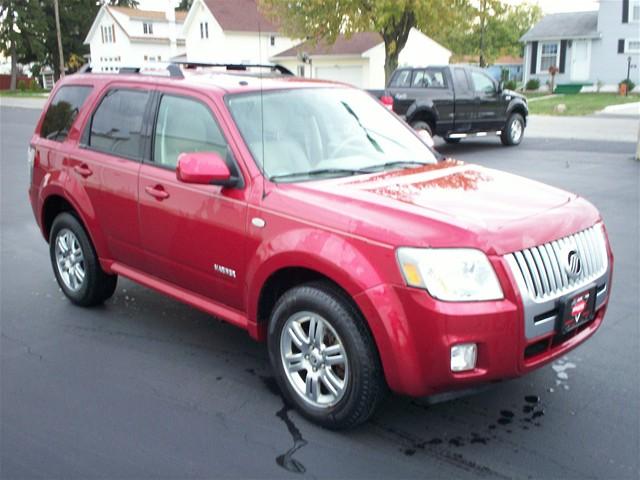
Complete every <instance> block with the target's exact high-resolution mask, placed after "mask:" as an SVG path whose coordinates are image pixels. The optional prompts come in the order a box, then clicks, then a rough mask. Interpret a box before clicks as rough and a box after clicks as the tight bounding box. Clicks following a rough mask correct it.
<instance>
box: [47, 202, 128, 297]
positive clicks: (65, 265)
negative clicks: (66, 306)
mask: <svg viewBox="0 0 640 480" xmlns="http://www.w3.org/2000/svg"><path fill="white" fill-rule="evenodd" d="M49 254H50V257H51V265H52V267H53V272H54V274H55V276H56V280H57V281H58V285H59V286H60V288H61V289H62V292H63V293H64V294H65V295H66V296H67V298H68V299H69V300H71V302H73V303H75V304H76V305H80V306H83V307H90V306H94V305H99V304H101V303H103V302H104V301H105V300H107V299H108V298H110V297H111V296H112V295H113V293H114V292H115V290H116V285H117V282H118V277H117V275H108V274H107V273H105V272H104V271H103V270H102V268H101V267H100V262H99V261H98V256H97V255H96V251H95V249H94V248H93V244H92V243H91V240H90V239H89V236H88V235H87V233H86V231H85V229H84V227H83V226H82V224H81V223H80V222H79V221H78V219H77V218H76V217H74V216H73V215H71V214H70V213H67V212H65V213H61V214H60V215H58V216H57V217H56V218H55V220H54V221H53V225H52V226H51V232H50V235H49Z"/></svg>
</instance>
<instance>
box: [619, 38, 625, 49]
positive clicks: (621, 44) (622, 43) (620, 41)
mask: <svg viewBox="0 0 640 480" xmlns="http://www.w3.org/2000/svg"><path fill="white" fill-rule="evenodd" d="M618 53H624V38H621V39H620V40H618Z"/></svg>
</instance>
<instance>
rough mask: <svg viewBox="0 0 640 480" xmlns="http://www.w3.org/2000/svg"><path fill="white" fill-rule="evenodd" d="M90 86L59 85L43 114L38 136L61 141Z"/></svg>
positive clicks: (64, 137) (89, 90) (66, 133)
mask: <svg viewBox="0 0 640 480" xmlns="http://www.w3.org/2000/svg"><path fill="white" fill-rule="evenodd" d="M91 88H92V87H90V86H84V85H67V86H64V87H60V90H58V91H57V92H56V95H55V97H53V100H52V101H51V104H50V105H49V108H48V109H47V113H46V114H45V116H44V120H43V121H42V128H40V136H41V137H44V138H46V139H48V140H55V141H56V142H63V141H64V140H65V139H66V138H67V135H68V134H69V129H70V128H71V125H73V122H74V120H75V119H76V117H77V116H78V112H79V111H80V109H81V108H82V105H83V104H84V102H85V100H86V99H87V97H88V96H89V94H90V93H91Z"/></svg>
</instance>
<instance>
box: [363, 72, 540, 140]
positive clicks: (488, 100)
mask: <svg viewBox="0 0 640 480" xmlns="http://www.w3.org/2000/svg"><path fill="white" fill-rule="evenodd" d="M372 92H373V93H374V94H377V96H378V97H381V96H382V95H385V96H387V97H388V98H391V99H392V100H393V111H394V112H395V113H397V114H398V115H400V117H402V118H403V119H405V120H406V122H407V123H409V125H411V126H412V127H413V128H415V129H418V130H426V131H427V132H428V133H429V134H431V135H439V136H441V137H442V138H444V140H445V141H447V142H448V143H457V142H459V141H460V140H461V139H462V138H466V137H472V136H486V135H498V136H500V139H501V140H502V143H503V144H504V145H518V144H519V143H520V142H521V141H522V137H523V135H524V129H525V127H526V124H527V115H528V113H529V110H528V107H527V99H526V97H524V96H523V95H521V94H519V93H517V92H514V91H511V90H505V89H504V88H503V85H502V83H501V82H496V81H495V80H494V79H493V78H492V77H491V76H489V75H488V74H487V73H486V72H485V71H484V70H482V69H480V68H475V67H470V66H466V65H446V66H430V67H420V68H415V67H414V68H399V69H398V70H396V71H395V72H394V73H393V75H392V76H391V80H390V81H389V85H388V87H387V89H386V90H385V91H384V92H381V91H372Z"/></svg>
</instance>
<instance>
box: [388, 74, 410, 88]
mask: <svg viewBox="0 0 640 480" xmlns="http://www.w3.org/2000/svg"><path fill="white" fill-rule="evenodd" d="M410 85H411V70H398V71H397V72H396V73H395V74H394V75H393V78H392V79H391V82H390V83H389V87H392V88H408V87H409V86H410Z"/></svg>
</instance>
